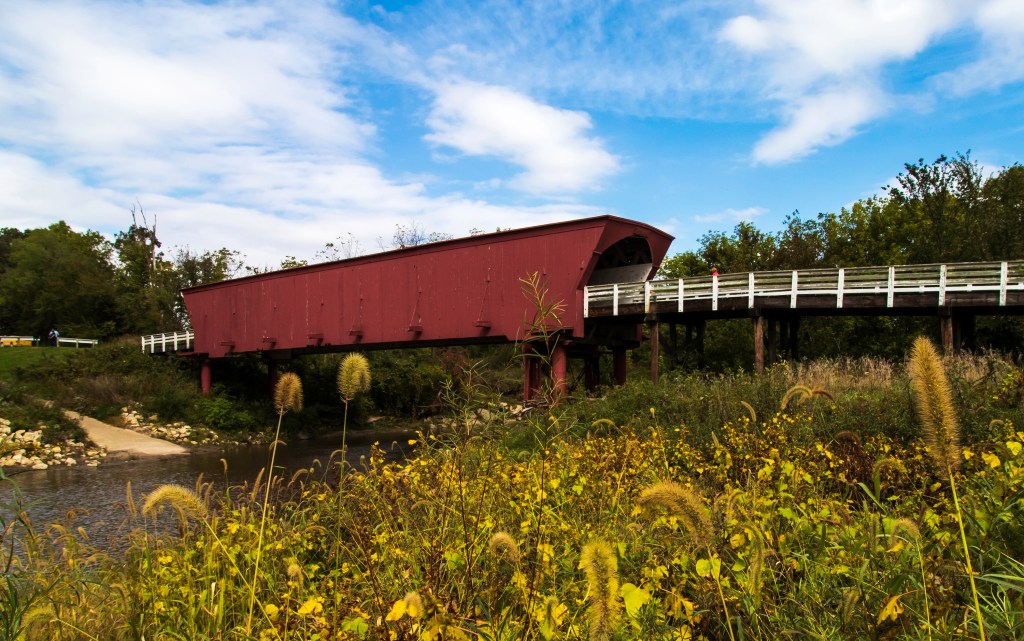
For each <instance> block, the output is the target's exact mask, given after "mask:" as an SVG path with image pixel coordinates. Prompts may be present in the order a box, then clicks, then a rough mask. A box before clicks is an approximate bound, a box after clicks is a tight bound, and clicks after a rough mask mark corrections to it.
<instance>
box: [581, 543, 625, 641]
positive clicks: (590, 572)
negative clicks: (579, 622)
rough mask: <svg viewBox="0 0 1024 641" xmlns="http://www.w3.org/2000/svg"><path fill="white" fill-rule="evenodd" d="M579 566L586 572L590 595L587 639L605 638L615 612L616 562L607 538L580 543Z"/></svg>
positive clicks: (616, 592) (617, 564) (616, 612)
mask: <svg viewBox="0 0 1024 641" xmlns="http://www.w3.org/2000/svg"><path fill="white" fill-rule="evenodd" d="M580 567H582V568H583V571H584V572H586V574H587V592H588V594H589V597H590V609H589V611H588V612H589V618H590V641H608V639H610V638H611V636H612V630H613V629H614V627H615V623H616V619H617V617H618V612H619V602H618V594H619V562H618V559H616V558H615V552H614V551H612V546H611V545H609V544H608V542H607V541H603V540H601V539H595V540H593V541H591V542H590V543H587V544H586V545H584V546H583V552H582V555H581V558H580Z"/></svg>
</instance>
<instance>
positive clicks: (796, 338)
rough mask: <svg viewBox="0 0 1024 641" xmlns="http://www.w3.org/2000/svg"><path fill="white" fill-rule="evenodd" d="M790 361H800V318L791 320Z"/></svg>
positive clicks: (796, 317)
mask: <svg viewBox="0 0 1024 641" xmlns="http://www.w3.org/2000/svg"><path fill="white" fill-rule="evenodd" d="M789 359H790V360H792V361H798V360H800V317H799V316H794V317H792V318H790V319H789Z"/></svg>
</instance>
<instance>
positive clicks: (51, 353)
mask: <svg viewBox="0 0 1024 641" xmlns="http://www.w3.org/2000/svg"><path fill="white" fill-rule="evenodd" d="M67 351H68V350H66V349H63V350H62V349H53V348H48V347H3V348H0V380H2V381H10V382H17V380H16V378H15V375H16V370H17V369H18V368H20V367H27V366H29V365H34V364H36V363H40V362H42V361H43V360H45V359H47V358H52V359H58V358H67Z"/></svg>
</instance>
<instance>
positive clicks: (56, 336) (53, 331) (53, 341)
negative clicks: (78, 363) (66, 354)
mask: <svg viewBox="0 0 1024 641" xmlns="http://www.w3.org/2000/svg"><path fill="white" fill-rule="evenodd" d="M49 339H50V345H52V346H53V347H60V332H58V331H57V328H56V327H51V328H50V335H49Z"/></svg>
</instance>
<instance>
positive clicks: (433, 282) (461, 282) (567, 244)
mask: <svg viewBox="0 0 1024 641" xmlns="http://www.w3.org/2000/svg"><path fill="white" fill-rule="evenodd" d="M631 237H639V238H643V239H644V240H646V242H647V245H648V246H649V250H650V258H651V270H650V274H648V277H649V276H652V275H653V272H654V271H655V270H657V268H658V266H659V265H660V263H661V260H662V258H663V257H664V255H665V253H666V252H667V251H668V246H669V244H670V243H671V241H672V237H671V236H669V235H667V234H665V233H664V232H661V231H659V230H658V229H655V228H653V227H651V226H649V225H645V224H643V223H639V222H634V221H630V220H625V219H622V218H616V217H613V216H601V217H597V218H588V219H584V220H574V221H569V222H564V223H556V224H551V225H543V226H539V227H530V228H524V229H517V230H511V231H507V232H499V233H494V234H486V235H480V236H474V237H470V238H460V239H456V240H451V241H445V242H440V243H431V244H428V245H420V246H417V247H410V248H407V249H402V250H396V251H391V252H386V253H382V254H374V255H370V256H363V257H359V258H353V259H350V260H344V261H337V262H333V263H324V264H321V265H313V266H308V267H300V268H296V269H289V270H284V271H279V272H271V273H267V274H260V275H257V276H250V277H247V278H240V279H236V280H231V281H225V282H221V283H215V284H212V285H205V286H202V287H194V288H191V289H187V290H185V291H184V296H185V304H186V306H187V307H188V311H189V315H190V316H191V320H192V327H193V330H194V331H195V347H194V349H195V353H196V354H206V355H208V356H210V357H221V356H226V355H228V354H230V353H241V352H254V351H275V350H299V351H327V350H331V349H349V348H356V347H359V346H363V347H367V348H370V347H392V346H394V347H399V346H408V345H416V344H423V345H436V344H460V343H474V342H497V341H512V340H516V339H517V338H522V328H523V321H524V318H525V317H526V316H527V315H528V314H532V310H531V309H530V308H529V305H528V303H527V300H526V298H525V297H524V295H523V291H522V285H521V283H520V281H519V279H521V278H523V277H525V276H527V275H528V274H530V273H533V272H539V273H540V274H541V275H542V276H543V277H544V279H545V281H546V283H547V285H548V287H549V288H550V291H551V298H552V299H553V300H562V301H563V302H564V303H565V305H566V308H565V314H564V319H563V320H564V325H565V329H566V331H567V332H569V333H570V334H571V335H572V336H577V337H578V336H582V335H583V331H584V327H583V312H582V303H583V296H582V292H583V287H584V286H585V285H586V284H587V283H588V281H589V279H590V278H591V275H592V273H593V272H594V270H595V268H596V267H597V264H598V261H599V259H600V257H601V254H602V252H605V251H606V250H608V249H609V248H611V247H612V246H613V245H615V244H616V243H617V242H619V241H622V240H624V239H628V238H631Z"/></svg>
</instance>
